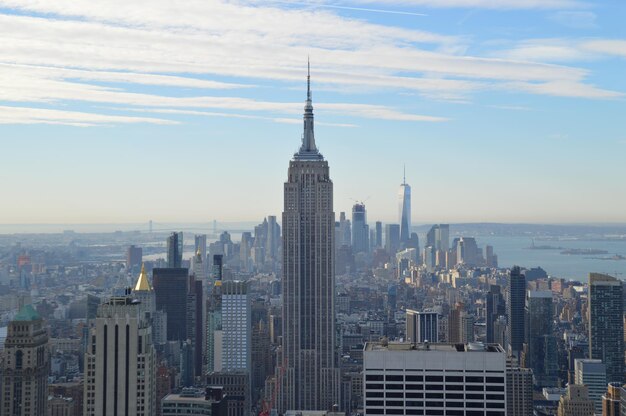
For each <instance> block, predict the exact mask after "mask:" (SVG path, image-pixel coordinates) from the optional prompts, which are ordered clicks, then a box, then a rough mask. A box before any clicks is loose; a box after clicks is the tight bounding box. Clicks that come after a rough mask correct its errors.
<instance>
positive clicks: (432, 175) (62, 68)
mask: <svg viewBox="0 0 626 416" xmlns="http://www.w3.org/2000/svg"><path fill="white" fill-rule="evenodd" d="M624 19H626V5H625V4H624V3H623V2H621V1H602V2H585V1H573V0H541V1H540V0H500V1H495V0H351V1H348V0H345V1H340V0H316V1H302V2H289V1H272V0H264V1H255V0H246V1H244V0H242V1H219V0H214V1H200V0H192V1H186V2H170V1H166V0H152V1H143V0H138V1H132V2H128V1H121V0H119V1H118V0H111V1H106V2H93V1H87V0H84V1H83V0H78V1H77V0H58V1H54V2H50V1H46V0H22V1H17V0H0V39H2V42H0V85H1V87H0V145H1V146H2V147H1V149H2V154H3V156H4V157H3V160H2V163H1V164H0V183H2V187H1V188H0V192H1V195H2V201H3V202H2V204H1V208H0V223H6V224H10V223H119V222H144V221H147V220H148V219H153V220H154V221H157V222H203V221H212V220H213V219H217V220H218V221H252V220H256V219H260V218H261V217H263V216H265V215H277V214H280V212H281V211H282V183H283V182H284V180H285V178H286V173H287V166H288V160H289V158H290V157H291V155H292V154H293V152H294V151H295V150H296V149H297V148H298V146H299V142H300V135H301V129H302V121H301V113H302V107H303V102H304V98H305V79H306V60H307V56H310V59H311V67H312V85H313V100H314V107H315V114H316V141H317V144H318V146H319V147H320V149H321V151H322V153H323V154H324V155H325V157H326V158H327V159H328V160H329V162H330V166H331V176H332V178H333V181H334V184H335V210H336V211H337V212H339V211H349V210H350V207H351V205H352V204H353V203H354V202H353V201H354V200H366V206H367V208H368V217H369V220H370V221H375V220H382V221H396V220H397V219H396V215H397V189H398V185H399V183H400V182H401V180H402V166H403V164H406V171H407V182H409V183H410V184H411V185H412V188H413V199H412V204H413V209H412V214H413V222H414V223H430V222H465V221H467V222H475V221H496V222H542V223H543V222H553V223H556V222H558V223H563V222H565V223H570V222H626V209H624V208H625V207H626V181H624V178H626V163H624V156H625V155H626V101H625V98H626V77H625V76H624V74H626V33H625V32H626V28H625V26H624V24H623V22H624Z"/></svg>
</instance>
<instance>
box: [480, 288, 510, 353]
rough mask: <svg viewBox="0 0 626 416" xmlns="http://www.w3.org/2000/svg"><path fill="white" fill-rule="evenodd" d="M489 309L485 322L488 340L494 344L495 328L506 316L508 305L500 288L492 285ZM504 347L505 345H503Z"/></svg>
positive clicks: (488, 295) (488, 299)
mask: <svg viewBox="0 0 626 416" xmlns="http://www.w3.org/2000/svg"><path fill="white" fill-rule="evenodd" d="M486 303H487V309H486V311H485V321H486V327H487V333H486V339H487V342H488V343H494V342H496V341H494V340H495V336H494V326H495V323H496V321H497V319H498V317H500V316H504V315H506V303H505V302H504V296H502V292H501V290H500V286H498V285H491V286H490V287H489V292H487V302H486ZM503 347H504V345H503Z"/></svg>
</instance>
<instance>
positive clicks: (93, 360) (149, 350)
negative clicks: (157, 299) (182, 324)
mask: <svg viewBox="0 0 626 416" xmlns="http://www.w3.org/2000/svg"><path fill="white" fill-rule="evenodd" d="M83 401H84V415H85V416H98V415H126V416H151V415H154V414H156V406H157V403H156V353H155V351H154V346H153V345H152V327H151V325H150V323H149V322H148V321H147V320H146V319H145V316H144V315H143V314H142V313H141V308H140V304H139V303H137V302H136V301H135V300H134V299H133V297H131V296H119V297H113V298H111V299H110V300H109V301H107V302H105V303H103V304H102V305H100V307H99V308H98V316H97V318H96V322H95V326H94V328H92V329H91V331H90V337H89V342H88V345H87V350H86V351H85V393H84V400H83Z"/></svg>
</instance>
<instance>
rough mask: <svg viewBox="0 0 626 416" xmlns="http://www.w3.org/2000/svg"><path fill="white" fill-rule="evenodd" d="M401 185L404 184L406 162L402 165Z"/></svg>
mask: <svg viewBox="0 0 626 416" xmlns="http://www.w3.org/2000/svg"><path fill="white" fill-rule="evenodd" d="M402 185H406V163H405V164H404V165H403V173H402Z"/></svg>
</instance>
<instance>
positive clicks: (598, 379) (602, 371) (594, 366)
mask: <svg viewBox="0 0 626 416" xmlns="http://www.w3.org/2000/svg"><path fill="white" fill-rule="evenodd" d="M606 374H607V366H606V365H605V364H604V363H603V362H602V361H601V360H597V359H591V358H589V359H585V358H582V359H576V360H574V382H575V384H584V385H585V386H587V387H588V389H589V399H590V400H592V401H593V407H594V409H595V412H596V413H602V395H603V394H604V393H605V392H606V386H607V381H606Z"/></svg>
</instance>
